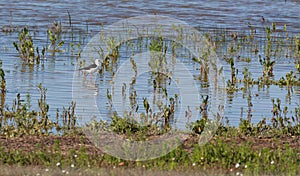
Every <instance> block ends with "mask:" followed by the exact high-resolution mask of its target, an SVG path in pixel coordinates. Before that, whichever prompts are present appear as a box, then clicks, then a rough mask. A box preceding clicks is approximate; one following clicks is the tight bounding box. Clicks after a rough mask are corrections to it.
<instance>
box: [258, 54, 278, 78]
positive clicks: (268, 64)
mask: <svg viewBox="0 0 300 176" xmlns="http://www.w3.org/2000/svg"><path fill="white" fill-rule="evenodd" d="M259 63H260V65H262V66H263V67H264V69H263V76H264V77H266V76H274V75H273V67H274V65H275V60H274V61H271V59H270V57H268V56H266V57H265V58H264V59H261V57H260V56H259Z"/></svg>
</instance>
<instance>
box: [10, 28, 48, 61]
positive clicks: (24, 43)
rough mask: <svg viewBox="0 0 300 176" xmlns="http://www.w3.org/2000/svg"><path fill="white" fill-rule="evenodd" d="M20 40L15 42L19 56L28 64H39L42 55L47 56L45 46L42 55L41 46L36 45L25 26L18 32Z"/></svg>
mask: <svg viewBox="0 0 300 176" xmlns="http://www.w3.org/2000/svg"><path fill="white" fill-rule="evenodd" d="M18 39H19V41H18V42H13V45H14V47H15V48H16V50H17V51H18V53H19V57H20V58H21V59H23V60H24V61H25V62H26V63H28V64H31V65H33V64H35V63H36V64H39V63H40V58H41V56H42V57H43V58H44V57H45V48H43V49H42V55H40V53H39V48H38V47H36V48H35V47H34V43H33V40H32V37H31V35H30V32H29V30H28V29H27V27H24V28H23V29H22V31H21V32H20V33H19V34H18Z"/></svg>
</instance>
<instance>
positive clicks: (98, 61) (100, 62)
mask: <svg viewBox="0 0 300 176" xmlns="http://www.w3.org/2000/svg"><path fill="white" fill-rule="evenodd" d="M95 64H96V65H97V66H98V67H99V66H101V64H102V61H101V60H100V59H96V60H95Z"/></svg>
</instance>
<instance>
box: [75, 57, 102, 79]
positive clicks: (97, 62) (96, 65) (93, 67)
mask: <svg viewBox="0 0 300 176" xmlns="http://www.w3.org/2000/svg"><path fill="white" fill-rule="evenodd" d="M101 64H102V62H101V60H100V59H96V60H95V63H93V64H91V65H89V66H87V67H83V68H80V69H79V71H82V72H83V74H84V79H86V76H87V75H88V74H93V73H95V72H96V71H98V69H99V67H101ZM91 78H92V77H91Z"/></svg>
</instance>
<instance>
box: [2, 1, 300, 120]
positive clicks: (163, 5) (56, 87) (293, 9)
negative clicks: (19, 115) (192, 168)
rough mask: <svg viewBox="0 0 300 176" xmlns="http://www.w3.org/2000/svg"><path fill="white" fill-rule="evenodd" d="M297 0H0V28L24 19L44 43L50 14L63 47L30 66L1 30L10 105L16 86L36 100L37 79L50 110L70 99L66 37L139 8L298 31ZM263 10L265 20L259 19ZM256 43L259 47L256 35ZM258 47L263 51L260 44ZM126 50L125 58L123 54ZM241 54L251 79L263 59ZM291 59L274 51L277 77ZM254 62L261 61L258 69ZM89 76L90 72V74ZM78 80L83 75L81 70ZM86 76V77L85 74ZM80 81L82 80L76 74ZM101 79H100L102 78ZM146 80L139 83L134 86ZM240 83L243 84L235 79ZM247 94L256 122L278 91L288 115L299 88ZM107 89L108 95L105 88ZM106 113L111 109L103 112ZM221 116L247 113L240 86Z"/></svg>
mask: <svg viewBox="0 0 300 176" xmlns="http://www.w3.org/2000/svg"><path fill="white" fill-rule="evenodd" d="M67 10H68V11H69V12H70V15H71V18H72V26H73V30H71V29H70V28H69V18H68V13H67ZM299 10H300V6H299V2H297V1H286V2H285V1H263V2H262V1H246V0H242V1H233V0H224V1H213V2H211V1H208V0H205V1H201V2H198V1H192V2H191V1H189V2H186V1H175V2H173V1H164V0H160V1H156V2H155V3H148V2H147V1H142V2H141V1H120V2H119V3H116V2H115V1H106V2H99V1H95V0H92V1H88V2H81V1H65V0H61V1H47V2H44V1H40V0H36V1H29V2H19V1H10V2H5V1H2V0H1V1H0V12H1V13H0V19H1V20H0V27H1V28H2V29H8V28H14V29H15V28H16V27H18V28H22V27H23V26H24V25H27V26H29V27H30V29H31V31H34V41H35V43H36V44H37V45H38V46H39V47H40V48H41V47H42V46H45V47H47V46H48V45H49V40H48V38H47V32H46V30H47V27H48V26H50V25H51V24H52V23H53V21H55V20H56V21H61V22H62V25H63V27H64V28H63V30H64V33H63V34H62V40H64V41H65V44H64V47H63V49H64V50H65V52H62V53H56V55H55V56H54V57H51V56H50V55H49V54H48V55H47V59H46V60H45V61H44V65H43V66H42V65H39V66H35V67H34V68H33V69H32V70H30V69H29V68H28V66H23V65H22V64H21V62H20V59H19V58H18V54H17V53H16V51H15V48H14V47H13V45H12V43H13V42H14V41H17V32H0V37H1V40H0V59H1V60H2V62H3V69H4V71H5V74H6V80H7V101H6V103H7V104H8V105H11V104H12V101H13V99H14V98H15V97H16V94H17V93H20V94H21V96H22V97H23V99H25V97H26V94H27V93H30V95H31V97H32V104H35V102H36V101H37V99H38V98H39V92H38V89H37V85H38V84H39V83H42V84H43V86H44V87H46V88H47V89H48V91H47V92H48V93H47V99H48V103H49V105H50V115H51V117H52V118H54V117H55V111H56V108H60V109H61V108H62V106H68V104H69V103H70V102H71V101H72V79H73V75H74V71H75V73H77V72H76V70H75V69H76V68H77V67H76V63H77V60H76V53H77V51H78V49H77V48H76V47H75V49H74V51H73V52H72V51H71V47H70V43H81V49H82V48H83V47H84V45H85V44H87V42H88V40H89V39H91V37H92V36H93V35H94V34H96V33H97V32H98V31H100V29H101V28H102V25H109V24H113V23H114V22H117V21H118V20H121V19H125V18H127V17H134V16H137V15H146V14H157V15H167V16H169V17H171V18H176V19H178V20H182V21H185V22H186V23H188V24H189V25H191V26H194V27H196V28H197V29H199V30H200V31H213V30H214V29H216V28H219V29H220V28H221V29H222V30H223V31H224V30H225V31H226V30H227V31H248V32H249V33H250V28H249V27H248V25H249V24H248V23H250V24H251V26H253V27H255V28H256V32H257V33H261V34H262V35H263V34H264V29H263V28H264V27H265V26H270V25H271V23H272V22H274V23H276V25H277V26H278V29H281V30H282V29H283V25H284V24H286V25H287V28H288V31H289V32H290V33H294V34H295V33H299V27H300V23H299V21H300V15H299ZM262 16H263V17H264V19H265V21H264V22H263V21H262ZM261 42H262V44H261V45H260V47H263V46H264V41H263V39H262V41H261ZM226 48H227V46H225V45H224V49H223V50H222V48H221V49H220V52H219V53H218V55H219V56H220V58H222V55H223V54H226ZM260 54H262V55H263V52H262V50H260ZM125 55H126V54H124V56H123V57H125ZM239 55H243V56H247V57H250V58H251V59H252V61H251V62H250V63H247V62H243V61H237V63H236V64H237V67H238V68H239V70H240V73H239V75H238V77H242V74H241V71H242V69H243V67H244V66H248V67H249V70H250V71H251V72H252V76H253V78H257V77H259V76H260V75H261V72H262V66H260V65H259V62H258V58H257V55H254V54H253V53H249V52H247V49H246V50H245V51H243V52H241V53H239ZM293 62H294V60H293V58H289V59H286V58H284V57H279V58H278V61H277V64H276V65H275V67H274V74H275V78H274V79H275V80H278V79H279V78H280V77H282V76H285V74H286V72H287V70H288V71H289V70H294V64H293ZM189 64H190V67H191V68H194V70H193V69H192V70H191V71H192V72H193V73H195V74H196V73H198V70H196V67H198V66H197V65H195V64H193V63H192V62H190V63H189ZM222 64H224V72H225V75H226V78H227V79H229V78H228V77H229V75H230V70H229V67H228V65H227V66H226V63H225V62H224V61H223V62H222ZM257 65H259V66H260V67H259V68H258V67H257ZM94 78H95V77H94ZM79 79H82V77H80V78H79ZM87 79H89V78H87ZM110 79H111V77H110V76H109V74H108V75H100V76H98V78H97V80H99V82H100V83H101V84H99V85H100V86H98V87H97V86H96V87H95V85H93V84H91V85H88V84H87V89H89V88H90V89H91V90H94V89H97V91H100V92H102V91H105V90H106V88H107V87H109V81H110ZM80 81H82V80H80ZM102 83H105V84H102ZM144 87H145V85H144V83H143V84H141V85H140V87H139V89H143V88H144ZM240 87H241V86H240ZM251 95H252V103H253V107H252V111H253V117H252V122H254V123H256V122H258V121H259V120H261V119H262V117H267V119H270V117H271V115H272V114H271V109H272V102H271V98H275V99H276V98H280V99H281V100H282V106H284V105H287V106H288V107H289V111H291V112H290V114H293V112H292V110H293V109H294V107H296V106H299V104H300V88H299V87H294V88H293V92H292V93H291V96H290V97H286V95H287V90H286V88H285V87H283V88H279V87H278V86H270V87H265V88H261V89H259V88H258V87H257V86H253V88H252V89H251ZM103 96H106V95H103ZM103 99H104V98H103V97H101V96H99V97H98V99H97V101H98V102H97V103H98V105H99V107H107V106H108V105H107V102H105V101H104V102H103ZM103 114H109V112H103ZM225 117H228V118H229V121H230V123H231V124H233V125H237V124H238V123H239V119H240V117H243V118H246V117H247V95H246V96H243V93H242V91H239V92H237V93H234V94H233V95H228V96H227V100H226V107H225Z"/></svg>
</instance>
